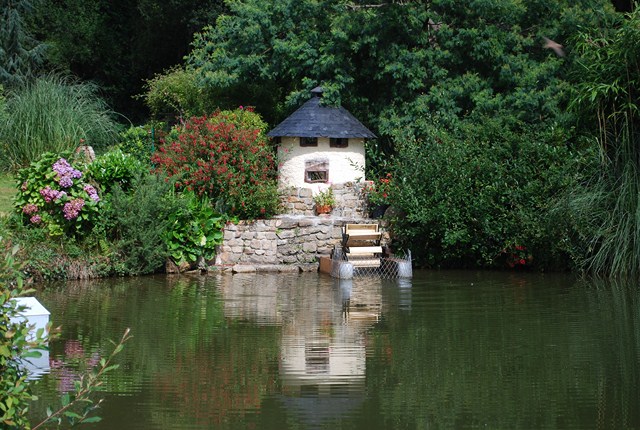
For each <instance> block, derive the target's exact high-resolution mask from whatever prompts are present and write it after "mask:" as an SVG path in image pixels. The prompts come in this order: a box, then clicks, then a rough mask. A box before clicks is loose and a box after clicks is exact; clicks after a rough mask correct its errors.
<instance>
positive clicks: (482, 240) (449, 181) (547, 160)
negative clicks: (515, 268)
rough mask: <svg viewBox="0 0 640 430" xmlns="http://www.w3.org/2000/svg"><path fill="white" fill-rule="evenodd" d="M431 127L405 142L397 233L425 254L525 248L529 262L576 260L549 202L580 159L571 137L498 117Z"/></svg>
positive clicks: (464, 262) (435, 258)
mask: <svg viewBox="0 0 640 430" xmlns="http://www.w3.org/2000/svg"><path fill="white" fill-rule="evenodd" d="M432 133H433V134H432V136H431V137H430V138H428V139H425V140H423V141H420V142H416V141H405V142H404V143H403V144H401V145H400V146H399V154H398V157H397V160H396V168H395V171H394V175H393V181H392V191H393V192H392V193H391V195H390V203H391V204H392V206H394V207H395V208H396V209H397V210H398V211H399V212H400V214H401V215H400V216H398V217H397V218H396V220H395V222H394V226H393V228H394V233H395V235H396V238H397V239H398V241H399V242H400V243H401V244H402V245H403V246H405V247H407V248H410V249H411V250H412V251H413V254H414V256H415V257H416V259H417V260H418V261H419V262H420V263H422V264H426V265H429V266H435V267H502V266H504V265H505V264H507V265H508V264H509V261H512V262H513V261H514V258H515V257H514V256H519V257H520V258H518V259H517V261H518V262H520V261H521V260H524V263H523V264H522V265H523V266H532V265H533V266H536V267H538V268H547V269H558V268H567V267H570V266H571V264H572V263H571V261H570V258H569V255H568V253H567V249H566V248H567V247H566V243H565V242H566V238H567V236H566V231H563V230H562V228H561V225H562V224H563V223H562V222H561V221H562V220H561V219H558V218H557V216H558V215H557V214H556V215H554V214H553V213H552V211H551V210H550V209H551V207H552V202H553V199H554V197H555V196H556V195H558V194H559V193H560V192H561V191H563V190H564V189H566V188H567V187H570V186H571V185H573V182H572V181H573V180H574V178H573V176H571V175H567V172H568V171H574V170H575V163H577V162H578V160H579V158H580V154H579V153H577V152H576V151H572V150H571V149H570V148H569V147H568V146H567V145H566V143H565V142H566V141H567V137H566V136H564V135H563V134H561V133H558V132H557V130H543V131H537V130H532V129H514V128H510V127H506V126H504V124H502V123H501V122H500V121H499V120H496V119H491V118H487V119H486V121H484V122H483V123H481V124H464V125H463V127H461V129H460V130H459V132H458V133H455V134H454V133H451V132H446V131H443V130H439V129H434V130H432ZM520 254H522V255H520ZM530 257H531V258H530Z"/></svg>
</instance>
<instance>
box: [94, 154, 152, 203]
mask: <svg viewBox="0 0 640 430" xmlns="http://www.w3.org/2000/svg"><path fill="white" fill-rule="evenodd" d="M145 170H148V167H147V165H146V164H145V163H143V162H142V161H140V160H139V159H138V158H136V157H135V156H134V155H130V154H128V153H125V152H123V151H122V150H121V149H114V150H111V151H109V152H107V153H105V154H102V155H100V156H98V157H97V158H96V159H95V160H94V161H93V162H92V163H91V164H89V166H87V176H88V177H89V178H90V179H92V180H94V181H95V182H97V183H98V184H100V186H101V187H102V189H103V190H104V192H105V193H110V192H111V190H112V189H113V187H115V186H116V185H118V186H119V187H120V188H121V189H122V190H123V191H128V190H129V189H130V188H131V184H132V182H133V179H134V178H135V177H136V176H137V175H138V174H139V173H140V172H142V171H145Z"/></svg>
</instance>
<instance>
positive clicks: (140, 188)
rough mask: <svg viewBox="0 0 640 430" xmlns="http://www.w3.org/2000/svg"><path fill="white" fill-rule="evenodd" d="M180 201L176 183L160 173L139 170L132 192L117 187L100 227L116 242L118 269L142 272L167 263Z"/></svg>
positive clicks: (115, 268) (128, 273) (119, 270)
mask: <svg viewBox="0 0 640 430" xmlns="http://www.w3.org/2000/svg"><path fill="white" fill-rule="evenodd" d="M179 204H180V203H179V201H178V200H177V199H176V198H175V195H174V193H173V183H172V182H168V181H166V180H165V178H163V177H161V176H157V175H151V174H144V173H141V174H139V175H138V176H137V177H135V178H134V180H133V183H132V186H131V188H130V190H129V192H125V191H123V190H122V188H121V187H120V186H119V185H116V186H115V187H114V188H113V190H112V193H111V195H110V197H109V204H108V205H106V210H105V213H104V217H103V219H102V220H101V223H102V225H101V226H99V227H100V228H103V229H104V230H105V232H106V236H107V237H108V238H109V240H110V241H111V243H112V248H113V251H114V254H115V255H114V257H113V259H114V265H115V267H114V271H115V272H116V273H118V274H120V275H141V274H146V273H153V272H155V271H157V270H159V269H161V268H162V267H163V265H164V263H165V261H166V259H167V258H168V256H169V252H168V249H167V245H166V243H165V237H166V235H167V231H168V230H169V225H170V224H169V218H170V216H171V214H173V213H175V212H176V211H178V210H179V207H180V206H179Z"/></svg>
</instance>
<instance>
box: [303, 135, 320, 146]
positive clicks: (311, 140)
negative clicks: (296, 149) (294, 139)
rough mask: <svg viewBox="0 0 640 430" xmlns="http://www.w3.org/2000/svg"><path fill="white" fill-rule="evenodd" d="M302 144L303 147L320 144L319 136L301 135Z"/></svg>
mask: <svg viewBox="0 0 640 430" xmlns="http://www.w3.org/2000/svg"><path fill="white" fill-rule="evenodd" d="M300 146H301V147H302V148H308V147H314V146H318V138H317V137H300Z"/></svg>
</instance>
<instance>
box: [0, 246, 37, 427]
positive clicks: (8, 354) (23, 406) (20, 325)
mask: <svg viewBox="0 0 640 430" xmlns="http://www.w3.org/2000/svg"><path fill="white" fill-rule="evenodd" d="M5 246H6V245H5V243H4V242H3V241H2V238H1V237H0V250H1V251H2V260H0V309H2V312H1V313H0V392H2V398H0V423H2V428H6V429H16V430H17V429H28V428H30V423H29V420H28V412H29V403H30V402H31V401H32V400H33V396H32V394H31V391H30V389H29V384H28V382H27V376H28V375H27V373H26V371H25V369H24V365H23V364H22V362H21V360H22V359H23V358H28V357H30V356H31V357H35V356H40V352H39V351H38V350H37V349H38V348H44V343H45V341H44V337H43V336H44V333H43V332H42V331H40V332H39V333H36V334H35V336H32V335H30V334H29V331H30V330H29V329H30V328H29V326H28V324H27V323H26V322H24V321H21V320H20V319H16V318H17V317H18V315H19V313H20V312H21V311H23V310H24V309H22V308H20V307H19V306H18V305H17V303H16V301H15V300H14V299H15V298H16V297H19V296H20V295H22V294H23V293H24V291H25V289H24V287H23V281H22V279H21V277H20V273H19V270H18V269H19V268H18V265H17V263H16V262H15V255H16V253H17V251H18V248H17V246H14V247H13V248H12V249H11V250H9V251H8V252H5Z"/></svg>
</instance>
